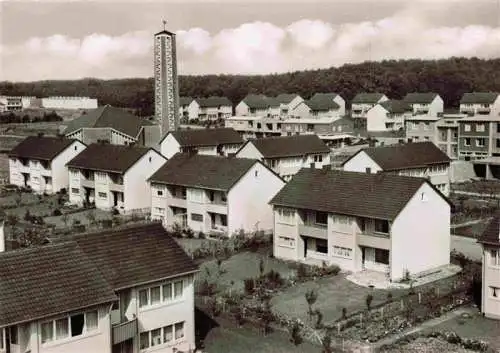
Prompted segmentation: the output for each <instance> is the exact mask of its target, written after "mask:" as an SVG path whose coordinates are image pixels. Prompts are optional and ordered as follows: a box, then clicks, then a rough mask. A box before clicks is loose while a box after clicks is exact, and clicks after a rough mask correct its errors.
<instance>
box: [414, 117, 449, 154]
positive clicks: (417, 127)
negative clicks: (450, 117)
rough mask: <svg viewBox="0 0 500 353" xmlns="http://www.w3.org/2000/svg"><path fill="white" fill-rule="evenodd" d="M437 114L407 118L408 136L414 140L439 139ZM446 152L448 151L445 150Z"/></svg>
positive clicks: (431, 140)
mask: <svg viewBox="0 0 500 353" xmlns="http://www.w3.org/2000/svg"><path fill="white" fill-rule="evenodd" d="M439 120H441V117H439V116H437V115H414V116H410V117H407V118H406V124H405V125H406V137H407V138H408V139H411V141H413V142H421V141H430V142H434V143H436V141H437V122H438V121H439ZM444 152H445V153H446V151H444Z"/></svg>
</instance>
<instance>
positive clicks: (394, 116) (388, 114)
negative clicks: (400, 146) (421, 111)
mask: <svg viewBox="0 0 500 353" xmlns="http://www.w3.org/2000/svg"><path fill="white" fill-rule="evenodd" d="M411 115H412V107H411V106H410V105H409V104H408V103H406V102H405V101H402V100H395V99H391V100H388V101H384V102H382V103H378V104H377V105H375V106H373V107H372V108H371V109H370V110H368V112H367V113H366V128H367V130H368V131H395V130H400V129H404V126H405V119H406V118H407V117H409V116H411Z"/></svg>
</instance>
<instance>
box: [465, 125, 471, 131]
mask: <svg viewBox="0 0 500 353" xmlns="http://www.w3.org/2000/svg"><path fill="white" fill-rule="evenodd" d="M470 130H471V129H470V124H464V131H466V132H470Z"/></svg>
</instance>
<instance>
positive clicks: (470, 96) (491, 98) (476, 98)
mask: <svg viewBox="0 0 500 353" xmlns="http://www.w3.org/2000/svg"><path fill="white" fill-rule="evenodd" d="M497 97H498V93H497V92H469V93H464V95H463V96H462V99H460V104H491V103H493V102H495V100H496V99H497Z"/></svg>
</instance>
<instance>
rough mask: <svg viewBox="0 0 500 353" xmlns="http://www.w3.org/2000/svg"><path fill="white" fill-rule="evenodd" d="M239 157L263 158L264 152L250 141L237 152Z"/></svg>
mask: <svg viewBox="0 0 500 353" xmlns="http://www.w3.org/2000/svg"><path fill="white" fill-rule="evenodd" d="M236 157H237V158H250V159H258V160H262V158H263V157H262V154H261V153H260V151H259V150H258V149H257V147H255V145H254V144H253V143H252V142H248V143H247V144H245V146H244V147H243V148H242V149H241V150H239V152H238V153H237V154H236Z"/></svg>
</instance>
